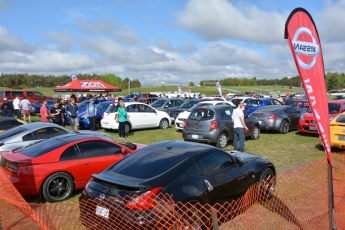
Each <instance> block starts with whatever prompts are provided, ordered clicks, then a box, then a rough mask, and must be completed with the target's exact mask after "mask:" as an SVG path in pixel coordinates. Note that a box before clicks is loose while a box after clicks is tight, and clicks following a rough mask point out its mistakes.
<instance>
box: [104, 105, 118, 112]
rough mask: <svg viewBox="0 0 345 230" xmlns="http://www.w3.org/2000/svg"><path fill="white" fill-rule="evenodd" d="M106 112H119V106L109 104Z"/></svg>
mask: <svg viewBox="0 0 345 230" xmlns="http://www.w3.org/2000/svg"><path fill="white" fill-rule="evenodd" d="M105 112H106V113H116V112H117V106H116V105H115V104H111V105H109V107H108V108H107V110H106V111H105Z"/></svg>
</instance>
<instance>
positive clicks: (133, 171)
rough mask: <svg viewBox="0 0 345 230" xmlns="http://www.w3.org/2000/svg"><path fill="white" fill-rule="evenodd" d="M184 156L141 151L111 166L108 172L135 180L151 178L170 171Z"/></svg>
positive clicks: (151, 150) (149, 150) (155, 151)
mask: <svg viewBox="0 0 345 230" xmlns="http://www.w3.org/2000/svg"><path fill="white" fill-rule="evenodd" d="M185 159H186V157H185V156H183V155H182V156H181V155H178V154H175V153H173V152H168V151H157V150H153V149H148V150H146V149H145V148H144V149H141V150H139V151H137V152H135V153H134V154H132V155H130V156H128V157H127V158H125V159H123V160H122V161H120V162H119V163H117V164H115V165H113V166H112V167H110V168H109V169H108V170H111V171H113V172H115V173H119V174H122V175H126V176H130V177H135V178H152V177H154V176H157V175H160V174H162V173H163V172H165V171H167V170H169V169H171V168H172V167H174V166H175V165H177V164H178V163H180V162H181V161H183V160H185Z"/></svg>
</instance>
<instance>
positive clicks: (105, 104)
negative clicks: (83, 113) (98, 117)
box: [96, 103, 109, 111]
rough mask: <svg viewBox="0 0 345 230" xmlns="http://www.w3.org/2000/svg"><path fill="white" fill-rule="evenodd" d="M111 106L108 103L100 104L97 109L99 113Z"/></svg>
mask: <svg viewBox="0 0 345 230" xmlns="http://www.w3.org/2000/svg"><path fill="white" fill-rule="evenodd" d="M108 105H109V104H108V103H99V104H98V105H96V109H97V111H101V110H103V109H104V108H106V107H107V106H108Z"/></svg>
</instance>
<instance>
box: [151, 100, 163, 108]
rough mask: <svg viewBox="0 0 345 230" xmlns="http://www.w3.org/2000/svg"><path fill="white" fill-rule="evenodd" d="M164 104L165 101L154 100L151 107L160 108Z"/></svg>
mask: <svg viewBox="0 0 345 230" xmlns="http://www.w3.org/2000/svg"><path fill="white" fill-rule="evenodd" d="M164 103H165V100H156V101H155V102H153V103H152V104H151V106H152V107H162V106H163V105H164Z"/></svg>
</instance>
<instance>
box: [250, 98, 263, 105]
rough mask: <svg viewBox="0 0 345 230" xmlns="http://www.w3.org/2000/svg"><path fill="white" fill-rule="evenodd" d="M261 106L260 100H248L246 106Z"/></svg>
mask: <svg viewBox="0 0 345 230" xmlns="http://www.w3.org/2000/svg"><path fill="white" fill-rule="evenodd" d="M248 105H249V106H261V105H262V101H261V100H253V99H252V100H249V101H248V103H247V106H248Z"/></svg>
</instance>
